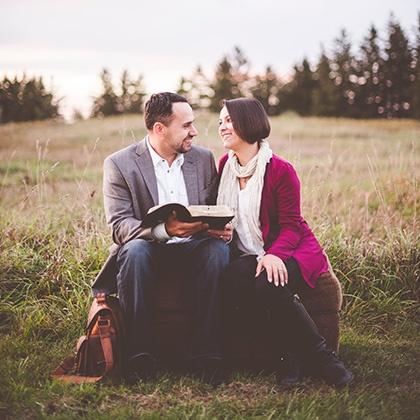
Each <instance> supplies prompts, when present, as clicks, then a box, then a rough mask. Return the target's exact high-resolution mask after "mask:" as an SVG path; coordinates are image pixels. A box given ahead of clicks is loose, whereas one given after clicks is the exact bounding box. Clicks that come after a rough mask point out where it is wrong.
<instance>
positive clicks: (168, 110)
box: [144, 92, 188, 130]
mask: <svg viewBox="0 0 420 420" xmlns="http://www.w3.org/2000/svg"><path fill="white" fill-rule="evenodd" d="M176 102H187V103H188V101H187V100H186V99H185V98H184V97H183V96H181V95H178V94H176V93H172V92H161V93H154V94H153V95H152V96H151V97H150V99H149V100H148V101H147V102H146V105H145V106H144V122H145V123H146V127H147V129H148V130H151V129H152V128H153V125H154V123H155V122H161V123H162V124H164V125H166V126H168V125H169V123H170V122H171V119H172V104H174V103H176Z"/></svg>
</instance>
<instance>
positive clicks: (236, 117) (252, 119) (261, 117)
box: [223, 98, 271, 144]
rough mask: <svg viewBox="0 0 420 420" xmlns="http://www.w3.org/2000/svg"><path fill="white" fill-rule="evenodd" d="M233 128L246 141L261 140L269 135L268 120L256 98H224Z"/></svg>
mask: <svg viewBox="0 0 420 420" xmlns="http://www.w3.org/2000/svg"><path fill="white" fill-rule="evenodd" d="M223 105H225V106H226V108H227V110H228V112H229V116H230V119H231V121H232V125H233V129H234V130H235V132H236V134H237V135H238V136H239V137H240V138H241V139H242V140H245V141H246V142H247V143H250V144H253V143H256V142H258V143H259V142H261V141H262V140H263V139H266V138H267V137H268V136H269V135H270V130H271V127H270V122H269V121H268V117H267V113H266V112H265V109H264V107H263V106H262V104H261V102H260V101H258V100H257V99H248V98H238V99H225V100H224V101H223Z"/></svg>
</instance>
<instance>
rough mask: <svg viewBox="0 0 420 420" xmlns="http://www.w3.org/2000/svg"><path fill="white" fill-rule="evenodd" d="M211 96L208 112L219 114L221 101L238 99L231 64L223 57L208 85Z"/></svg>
mask: <svg viewBox="0 0 420 420" xmlns="http://www.w3.org/2000/svg"><path fill="white" fill-rule="evenodd" d="M210 87H211V89H212V91H213V94H212V97H211V99H210V110H211V111H214V112H219V111H220V108H221V106H222V101H223V99H232V98H237V97H239V90H238V86H237V83H236V80H235V77H234V72H233V68H232V64H231V63H230V61H229V59H228V57H227V56H224V57H223V58H222V60H221V61H220V63H219V64H218V65H217V67H216V71H215V74H214V80H213V82H212V83H211V85H210Z"/></svg>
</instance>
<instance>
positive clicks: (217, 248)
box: [205, 238, 230, 267]
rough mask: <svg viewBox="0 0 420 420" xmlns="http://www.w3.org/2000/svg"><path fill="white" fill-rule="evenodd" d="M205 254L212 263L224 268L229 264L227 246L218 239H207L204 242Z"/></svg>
mask: <svg viewBox="0 0 420 420" xmlns="http://www.w3.org/2000/svg"><path fill="white" fill-rule="evenodd" d="M205 249H206V252H205V254H206V255H207V256H208V258H209V259H210V260H211V261H212V262H213V263H217V264H219V265H220V266H223V267H225V266H226V265H227V264H228V263H229V255H230V252H229V246H228V245H227V244H226V243H225V242H224V241H221V240H219V239H214V238H208V239H207V240H206V242H205Z"/></svg>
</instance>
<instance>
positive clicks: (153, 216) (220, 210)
mask: <svg viewBox="0 0 420 420" xmlns="http://www.w3.org/2000/svg"><path fill="white" fill-rule="evenodd" d="M172 211H175V212H176V216H177V218H178V220H180V221H182V222H197V221H201V222H204V223H208V224H209V226H210V229H216V230H223V229H224V227H225V225H226V223H229V222H230V221H231V220H232V219H233V216H234V214H233V211H232V210H231V209H230V208H229V207H228V206H224V205H223V206H198V205H197V206H188V207H185V206H183V205H182V204H180V203H167V204H162V205H160V206H154V207H151V208H150V209H149V211H148V212H147V215H146V216H145V217H144V219H143V223H142V226H144V227H152V226H156V225H157V224H159V223H163V222H166V220H167V219H168V217H169V215H170V214H171V212H172Z"/></svg>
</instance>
